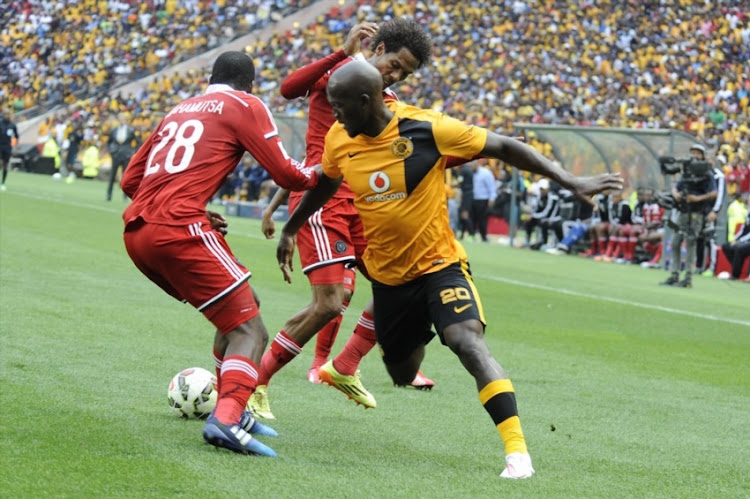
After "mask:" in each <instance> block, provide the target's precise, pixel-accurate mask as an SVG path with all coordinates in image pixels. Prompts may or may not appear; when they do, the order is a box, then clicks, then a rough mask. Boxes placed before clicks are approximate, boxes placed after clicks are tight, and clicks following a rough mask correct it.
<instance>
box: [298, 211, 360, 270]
mask: <svg viewBox="0 0 750 499" xmlns="http://www.w3.org/2000/svg"><path fill="white" fill-rule="evenodd" d="M300 199H301V197H294V198H291V199H290V200H289V212H290V213H292V212H294V210H295V209H296V208H297V205H298V204H299V201H300ZM366 247H367V240H366V239H365V234H364V227H363V226H362V219H361V218H360V217H359V214H358V213H357V210H356V209H355V208H354V200H353V199H348V198H333V199H331V200H330V201H328V202H327V203H326V204H325V206H323V208H321V209H320V210H318V211H316V212H315V213H314V214H313V215H312V216H311V217H310V218H309V219H308V220H307V223H305V224H304V225H303V226H302V228H301V229H300V230H299V232H298V233H297V248H298V251H299V258H300V262H301V264H302V271H303V272H304V273H305V274H307V276H308V279H309V280H310V284H313V285H316V284H338V283H341V282H344V271H345V266H348V265H352V264H354V263H355V262H356V261H358V260H361V258H362V254H363V253H364V252H365V248H366Z"/></svg>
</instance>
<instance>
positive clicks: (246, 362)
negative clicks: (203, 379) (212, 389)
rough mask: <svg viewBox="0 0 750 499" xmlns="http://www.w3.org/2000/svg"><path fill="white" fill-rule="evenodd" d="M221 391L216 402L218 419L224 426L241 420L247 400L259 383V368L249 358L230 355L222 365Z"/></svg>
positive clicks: (220, 376)
mask: <svg viewBox="0 0 750 499" xmlns="http://www.w3.org/2000/svg"><path fill="white" fill-rule="evenodd" d="M219 379H220V380H221V390H220V391H219V397H218V400H217V402H216V412H215V414H214V415H215V416H216V418H217V419H218V420H219V421H221V422H222V423H224V424H235V423H237V422H238V421H239V420H240V417H241V416H242V412H243V411H244V410H245V405H247V399H249V398H250V395H251V394H252V393H253V391H255V387H256V385H257V383H258V367H257V366H256V365H255V363H254V362H253V361H252V360H250V359H248V358H247V357H242V356H240V355H230V356H228V357H226V358H225V359H224V360H223V362H222V365H221V372H220V375H219Z"/></svg>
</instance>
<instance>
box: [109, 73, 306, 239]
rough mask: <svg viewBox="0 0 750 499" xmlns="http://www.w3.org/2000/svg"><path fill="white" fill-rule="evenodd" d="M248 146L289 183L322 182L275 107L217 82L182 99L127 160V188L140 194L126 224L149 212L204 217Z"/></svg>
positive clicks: (184, 219)
mask: <svg viewBox="0 0 750 499" xmlns="http://www.w3.org/2000/svg"><path fill="white" fill-rule="evenodd" d="M245 151H248V152H250V154H252V155H253V157H255V159H256V160H257V161H258V163H260V165H261V166H262V167H263V168H265V169H266V170H267V171H268V173H269V174H270V175H271V178H273V180H274V181H275V182H276V183H277V184H278V185H280V186H281V187H284V188H286V189H294V190H305V189H311V188H312V187H315V185H316V184H317V181H318V176H317V173H316V172H315V171H313V170H312V168H305V167H304V166H303V165H301V164H300V163H298V162H297V161H295V160H294V159H292V158H290V157H289V155H288V154H287V153H286V151H285V150H284V146H283V145H282V143H281V138H280V137H279V131H278V128H277V127H276V123H275V122H274V119H273V117H272V116H271V112H270V111H269V110H268V108H267V107H266V105H265V104H263V102H262V101H261V100H260V99H258V98H257V97H255V96H254V95H252V94H249V93H246V92H242V91H239V90H234V89H232V87H230V86H228V85H223V84H220V85H210V86H209V87H208V89H207V91H206V93H205V94H204V95H201V96H198V97H193V98H191V99H187V100H186V101H184V102H182V103H181V104H178V105H177V106H175V107H174V108H173V109H172V110H171V111H170V112H169V113H168V114H167V116H166V117H165V118H164V120H162V122H161V123H160V124H159V126H158V127H157V129H156V130H155V131H154V133H152V134H151V136H150V137H149V138H148V139H147V140H146V142H145V143H144V144H143V145H142V146H141V148H140V149H139V150H138V152H137V153H136V154H135V156H133V158H132V159H131V160H130V163H129V164H128V167H127V169H126V170H125V174H124V175H123V178H122V182H121V185H122V190H123V192H124V193H125V194H127V195H128V196H130V197H131V198H132V199H133V202H132V203H131V204H130V205H129V206H128V207H127V209H126V210H125V213H124V214H123V219H124V220H125V224H126V225H127V224H128V223H130V222H132V221H134V220H136V219H138V218H142V219H143V220H145V221H146V222H150V223H156V224H164V225H187V224H189V223H192V222H194V221H198V220H204V219H205V217H206V204H207V203H208V202H209V201H210V200H211V197H212V196H213V195H214V194H215V193H216V192H217V191H218V190H219V188H220V187H221V185H222V184H223V183H224V181H225V180H226V178H227V176H228V175H229V174H230V173H232V171H234V169H235V168H236V167H237V164H238V163H239V162H240V160H241V159H242V156H243V154H244V153H245Z"/></svg>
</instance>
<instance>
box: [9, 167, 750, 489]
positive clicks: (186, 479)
mask: <svg viewBox="0 0 750 499" xmlns="http://www.w3.org/2000/svg"><path fill="white" fill-rule="evenodd" d="M8 185H9V190H8V191H6V192H3V193H0V330H1V331H0V400H1V401H2V403H1V404H0V435H1V437H0V438H1V439H2V440H1V441H2V445H0V490H2V491H3V492H2V496H4V497H43V496H84V497H104V496H107V497H109V496H129V497H146V496H149V497H173V496H174V497H180V496H190V497H211V496H213V497H253V496H261V497H314V496H327V497H408V498H411V497H491V496H493V497H497V496H506V497H604V496H608V497H747V496H750V484H749V481H748V463H750V446H748V442H750V429H748V427H749V426H750V425H749V424H748V423H749V422H750V419H749V418H748V414H749V411H750V362H748V354H750V312H749V311H748V309H749V307H748V303H750V286H749V285H747V284H744V283H737V282H725V281H718V280H716V279H707V278H696V280H695V287H694V288H693V289H689V290H685V289H674V288H664V287H660V286H657V283H658V282H659V281H660V280H662V279H663V278H664V276H665V274H664V273H663V272H660V271H655V270H646V269H641V268H639V267H632V266H631V267H626V266H620V265H612V264H605V263H598V262H592V261H588V260H584V259H580V258H573V257H554V256H550V255H546V254H539V253H534V252H528V251H520V250H512V249H509V248H507V247H502V246H500V245H496V244H495V245H484V244H467V245H466V247H467V250H468V252H469V255H470V259H471V264H472V269H473V271H474V274H475V277H476V282H477V286H478V288H479V290H480V293H481V295H482V299H483V304H484V308H485V311H486V316H487V320H488V323H489V327H488V329H487V338H488V343H489V345H490V348H491V350H492V351H493V353H494V355H495V356H496V357H497V359H498V360H499V361H500V363H501V364H502V365H503V366H504V367H505V368H506V369H507V371H508V372H509V374H510V376H511V378H512V379H513V382H514V385H515V387H516V390H517V394H518V403H519V409H520V412H521V418H522V422H523V425H524V430H525V433H526V436H527V440H528V443H529V447H530V451H531V453H532V457H533V459H534V464H535V467H536V469H537V475H536V476H535V477H534V478H533V479H531V480H526V481H519V482H515V481H503V480H501V479H500V478H499V473H500V471H501V470H502V466H503V465H502V456H503V451H502V442H501V440H500V438H499V436H498V435H497V432H496V430H495V429H494V427H493V426H492V424H491V421H490V418H489V417H488V416H487V414H486V413H485V412H484V410H483V409H482V408H481V406H480V405H479V403H478V399H477V393H476V389H475V387H474V385H473V381H472V380H471V379H470V377H469V376H468V374H466V373H465V372H464V371H463V370H462V368H461V366H460V364H459V363H458V361H457V360H456V359H455V358H454V357H453V355H452V354H451V353H450V351H448V349H446V348H445V347H442V346H440V345H439V344H438V342H433V343H432V344H430V345H429V346H428V352H427V358H426V359H425V362H424V366H423V367H424V371H425V373H426V374H427V375H428V376H430V377H432V378H433V379H435V381H436V383H437V386H436V388H435V389H434V390H433V391H432V392H430V393H422V392H415V391H412V390H404V389H395V388H393V387H392V386H391V383H390V381H389V378H388V376H387V374H386V373H385V370H384V369H383V367H382V363H381V361H380V359H379V358H378V355H377V354H376V353H373V354H372V355H370V356H368V357H367V358H366V359H365V360H364V361H363V364H362V372H363V374H364V382H365V385H366V386H367V387H368V388H369V389H370V391H372V392H373V393H374V394H375V396H376V397H377V400H378V408H377V409H375V410H368V411H365V410H363V409H362V408H361V407H356V406H354V404H353V403H352V402H350V401H348V400H346V399H345V397H344V396H343V395H341V394H340V393H338V392H337V391H335V390H333V389H331V388H328V387H324V386H314V385H311V384H309V383H308V382H307V381H306V380H305V372H306V370H307V367H308V365H309V362H310V360H311V352H312V350H313V348H312V344H310V345H308V347H307V348H306V349H305V350H304V351H303V353H302V355H301V356H300V357H301V358H299V359H297V360H295V361H294V362H293V363H292V364H290V365H289V366H288V367H287V368H286V369H284V370H282V371H281V372H280V373H279V374H278V375H277V376H276V377H275V378H274V381H273V383H272V387H271V402H272V407H273V410H274V412H275V413H276V416H277V418H278V419H277V420H276V421H275V422H274V424H273V426H274V427H275V428H276V429H277V430H278V431H279V433H280V437H279V438H278V439H265V442H266V443H268V444H270V445H272V446H273V447H274V449H275V450H276V451H277V452H278V453H279V455H280V458H279V459H275V460H274V459H263V458H254V457H246V456H238V455H235V454H231V453H229V452H220V451H216V450H214V449H213V448H210V447H208V446H205V445H204V444H203V442H202V439H201V436H200V430H201V425H202V423H201V422H198V421H182V420H179V419H176V418H174V417H173V416H172V415H171V414H170V412H169V409H168V407H167V404H166V389H167V384H168V383H169V380H170V379H171V377H172V376H173V375H174V374H175V373H176V372H177V371H179V370H181V369H183V368H186V367H190V366H202V367H205V368H207V369H212V363H211V362H212V361H211V342H212V337H213V332H212V331H213V330H212V327H211V326H210V324H209V323H208V322H207V321H206V320H205V319H204V318H203V317H202V316H201V315H200V314H199V313H197V312H196V311H194V310H193V309H192V308H190V307H189V306H187V305H182V304H180V303H178V302H176V301H174V300H173V299H171V298H169V297H168V296H167V295H166V294H164V293H163V292H161V291H160V290H159V289H158V288H157V287H155V286H154V285H153V284H151V283H150V282H149V281H148V280H147V279H146V278H145V277H143V276H142V275H141V274H140V273H139V272H138V271H137V270H136V269H135V267H134V266H133V265H132V263H131V262H130V260H129V259H128V257H127V255H126V253H125V251H124V248H123V244H122V238H121V231H122V221H121V219H120V214H121V211H122V208H123V207H124V206H125V205H124V203H122V202H121V201H120V200H119V199H118V200H117V201H116V202H112V203H106V202H104V201H103V198H104V191H105V186H104V184H102V183H87V182H82V181H80V182H77V183H75V184H73V185H65V184H64V183H55V182H53V181H52V180H51V179H50V178H49V177H43V176H35V175H25V174H20V173H15V172H13V173H11V175H10V178H9V184H8ZM116 199H117V197H116ZM229 241H230V244H231V245H232V247H233V249H234V251H235V253H236V255H237V256H238V257H239V258H240V259H241V260H242V261H243V262H244V263H245V264H246V265H248V266H249V267H250V268H251V270H252V271H253V279H252V280H251V283H252V284H253V286H254V287H255V288H256V289H257V291H258V293H259V294H260V297H261V301H262V311H263V318H264V321H265V323H266V325H267V327H268V329H269V331H271V333H272V334H275V332H276V331H278V330H279V328H280V327H281V326H282V325H283V323H284V321H285V319H286V318H288V317H289V316H291V315H292V314H293V313H295V312H296V311H298V310H299V309H300V308H301V307H303V306H304V305H305V304H306V303H307V301H308V300H309V297H310V292H309V287H308V285H307V282H306V279H305V278H304V276H302V274H300V273H299V270H298V269H296V273H295V282H294V283H293V284H292V285H291V286H290V285H288V284H286V283H284V282H283V280H282V277H281V273H280V272H279V271H278V267H277V265H276V263H275V257H274V255H275V243H274V242H272V241H266V240H264V239H263V238H262V236H261V235H260V230H259V223H258V222H257V221H253V220H245V219H234V218H233V219H230V236H229ZM359 282H360V287H359V288H358V291H357V293H356V294H355V298H354V301H353V304H352V306H351V307H350V312H349V313H348V314H347V316H346V318H345V322H344V326H343V327H342V333H341V337H340V339H339V341H338V342H337V345H336V346H335V347H334V351H335V352H337V351H338V350H339V349H340V348H341V346H342V345H343V342H344V341H345V339H346V338H347V337H348V336H349V333H350V331H351V329H352V328H353V326H354V324H355V322H356V319H357V314H358V313H359V311H360V310H361V309H362V307H363V305H364V303H365V301H366V300H367V298H368V297H369V290H368V289H367V285H366V282H365V281H364V279H360V281H359Z"/></svg>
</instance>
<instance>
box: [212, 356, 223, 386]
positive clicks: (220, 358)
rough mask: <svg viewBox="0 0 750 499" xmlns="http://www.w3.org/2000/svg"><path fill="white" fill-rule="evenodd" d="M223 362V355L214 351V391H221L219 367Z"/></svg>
mask: <svg viewBox="0 0 750 499" xmlns="http://www.w3.org/2000/svg"><path fill="white" fill-rule="evenodd" d="M223 362H224V354H222V353H219V352H217V351H216V349H214V364H215V365H216V391H217V392H220V391H221V365H222V364H223Z"/></svg>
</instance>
